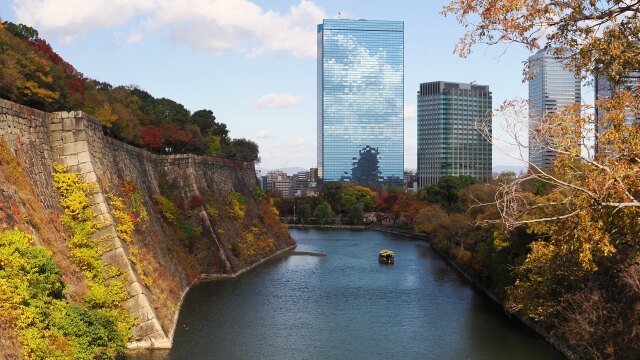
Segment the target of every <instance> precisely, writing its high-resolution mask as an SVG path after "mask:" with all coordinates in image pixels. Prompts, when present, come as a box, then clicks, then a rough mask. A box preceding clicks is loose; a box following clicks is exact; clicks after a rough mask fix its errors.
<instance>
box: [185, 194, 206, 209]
mask: <svg viewBox="0 0 640 360" xmlns="http://www.w3.org/2000/svg"><path fill="white" fill-rule="evenodd" d="M202 205H204V200H203V199H202V196H200V195H197V194H194V195H192V196H191V199H189V209H191V210H193V209H195V208H197V207H200V206H202Z"/></svg>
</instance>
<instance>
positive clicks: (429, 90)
mask: <svg viewBox="0 0 640 360" xmlns="http://www.w3.org/2000/svg"><path fill="white" fill-rule="evenodd" d="M450 90H462V91H464V90H468V91H484V92H488V91H489V85H480V84H475V83H473V82H472V83H458V82H450V81H431V82H427V83H421V84H420V90H419V91H418V94H419V95H435V94H440V93H445V92H447V91H450Z"/></svg>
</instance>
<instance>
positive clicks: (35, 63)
mask: <svg viewBox="0 0 640 360" xmlns="http://www.w3.org/2000/svg"><path fill="white" fill-rule="evenodd" d="M0 98H4V99H7V100H11V101H14V102H17V103H19V104H23V105H27V106H29V107H33V108H36V109H39V110H43V111H48V112H51V111H75V110H82V111H84V112H86V113H88V114H91V115H92V116H94V117H96V118H97V119H99V120H100V121H101V122H102V125H103V126H104V129H105V132H106V133H107V134H108V135H109V136H111V137H114V138H116V139H119V140H122V141H125V142H127V143H129V144H132V145H135V146H138V147H144V148H146V149H149V150H152V151H154V152H162V153H183V152H190V153H194V154H200V155H209V156H221V157H227V158H231V159H237V160H243V161H257V160H259V156H258V146H257V145H256V144H255V143H254V142H253V141H251V140H247V139H230V138H229V130H228V129H227V126H226V125H225V124H223V123H221V122H218V121H216V117H215V116H214V115H213V111H211V110H208V109H202V110H198V111H195V112H194V113H191V112H190V111H189V110H187V109H186V108H185V107H184V106H183V105H182V104H179V103H177V102H175V101H173V100H171V99H167V98H155V97H153V96H152V95H151V94H149V93H148V92H146V91H144V90H142V89H140V88H139V87H137V86H134V85H130V86H113V85H111V84H109V83H106V82H100V81H97V80H93V79H90V78H88V77H85V76H84V75H83V74H82V73H81V72H79V71H78V70H76V68H75V67H73V65H71V64H69V63H68V62H67V61H65V60H64V59H63V58H62V57H60V55H58V54H57V53H56V52H55V51H54V50H53V48H52V47H51V45H49V43H47V41H46V40H44V39H42V38H40V37H39V36H38V31H37V30H35V29H33V28H31V27H29V26H26V25H22V24H14V23H11V22H4V23H0Z"/></svg>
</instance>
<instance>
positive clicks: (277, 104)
mask: <svg viewBox="0 0 640 360" xmlns="http://www.w3.org/2000/svg"><path fill="white" fill-rule="evenodd" d="M300 102H302V98H301V97H300V96H293V95H291V94H289V93H283V94H277V93H271V94H267V95H264V96H262V97H261V98H260V99H258V100H257V101H256V102H255V104H254V106H255V107H257V108H258V109H265V108H285V107H290V106H294V105H298V104H300Z"/></svg>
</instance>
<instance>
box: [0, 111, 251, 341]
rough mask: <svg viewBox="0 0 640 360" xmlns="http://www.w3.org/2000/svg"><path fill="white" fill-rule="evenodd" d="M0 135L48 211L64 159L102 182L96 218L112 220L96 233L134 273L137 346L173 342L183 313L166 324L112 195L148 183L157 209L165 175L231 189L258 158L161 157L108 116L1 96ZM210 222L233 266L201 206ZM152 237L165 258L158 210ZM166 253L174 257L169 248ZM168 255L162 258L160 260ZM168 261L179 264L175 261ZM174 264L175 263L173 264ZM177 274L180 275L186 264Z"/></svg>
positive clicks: (181, 182) (244, 185)
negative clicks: (56, 170) (128, 184)
mask: <svg viewBox="0 0 640 360" xmlns="http://www.w3.org/2000/svg"><path fill="white" fill-rule="evenodd" d="M0 138H3V139H4V140H6V142H7V143H8V145H9V148H10V149H11V151H12V152H13V153H14V154H15V155H16V156H17V158H18V159H19V161H20V162H21V165H22V167H23V168H24V169H25V170H26V172H27V174H28V176H29V179H30V181H31V182H32V184H33V187H34V189H35V190H36V193H37V196H38V197H39V199H40V202H41V203H42V204H43V205H44V206H45V207H46V208H48V209H58V210H60V209H61V207H60V205H59V203H58V195H57V192H56V190H55V189H54V187H53V176H52V172H53V165H54V163H60V164H62V165H64V166H67V167H68V168H69V169H70V170H71V171H76V172H79V173H80V174H81V175H82V178H83V180H84V181H85V182H96V183H97V184H98V191H97V193H96V194H95V195H94V197H93V201H94V205H93V211H94V214H95V215H96V220H98V221H100V222H102V223H104V224H107V225H106V226H105V227H104V228H102V229H100V230H99V231H98V232H97V233H96V234H95V238H96V240H97V239H101V238H104V236H105V235H110V236H111V237H112V238H113V249H112V250H110V251H109V252H108V253H106V254H104V256H103V261H104V262H105V263H110V264H113V265H115V266H117V267H118V268H120V269H121V270H123V272H124V273H125V274H127V278H128V290H129V294H130V296H131V297H130V299H129V300H128V301H127V303H126V306H127V308H128V309H129V310H130V313H131V314H132V315H134V316H136V317H137V318H138V320H139V324H138V325H137V326H135V327H134V328H133V329H132V333H133V341H132V342H131V343H130V344H129V346H130V347H132V348H150V347H151V348H166V347H170V346H171V341H172V335H173V334H172V332H173V329H172V327H173V325H175V319H171V320H167V319H164V327H163V322H162V321H161V320H160V319H159V317H158V313H157V311H156V308H154V303H153V296H152V295H151V294H150V291H149V289H148V288H146V287H145V286H144V285H143V283H142V281H141V280H140V279H139V277H138V275H137V274H136V270H135V265H134V264H132V263H131V261H130V258H129V257H128V255H129V249H128V248H127V244H126V243H125V242H124V241H123V240H122V239H120V238H119V237H118V236H117V232H116V227H115V225H114V224H115V221H114V218H113V216H112V215H111V211H110V208H109V204H108V202H107V194H110V193H112V192H111V191H112V188H113V187H114V184H121V183H122V182H123V181H124V180H125V179H126V180H131V181H133V182H135V183H137V184H139V185H140V191H141V193H142V195H143V197H144V202H145V205H146V207H147V208H150V207H153V205H152V204H153V201H152V197H153V195H155V194H159V177H160V176H166V177H168V178H169V180H171V181H172V183H174V184H178V185H177V186H179V187H180V188H181V189H180V191H184V192H188V193H189V194H190V195H199V193H200V192H201V191H207V192H208V193H217V194H221V195H224V194H227V193H229V192H231V191H241V190H242V189H244V190H245V192H246V189H250V188H251V187H253V186H255V185H256V178H255V169H254V165H253V163H244V162H240V161H233V160H228V159H220V158H213V157H203V156H196V155H190V154H184V155H156V154H152V153H149V152H147V151H145V150H143V149H139V148H136V147H133V146H130V145H128V144H125V143H123V142H121V141H118V140H115V139H112V138H109V137H107V136H105V135H104V133H103V129H102V126H101V125H100V122H99V121H98V120H96V119H94V118H92V117H91V116H88V115H87V114H84V113H83V112H80V111H73V112H56V113H45V112H42V111H38V110H34V109H31V108H28V107H25V106H21V105H18V104H15V103H12V102H9V101H6V100H1V99H0ZM198 211H199V212H200V215H201V218H202V223H203V224H204V227H205V228H206V229H205V231H207V229H208V233H209V234H210V237H211V238H212V242H214V243H215V244H217V246H216V247H215V248H217V249H218V250H217V251H218V257H219V258H221V259H222V260H223V261H224V263H226V268H227V270H228V271H229V272H232V271H233V270H234V269H231V267H230V264H229V261H228V260H227V255H226V254H225V253H224V250H223V248H224V247H223V246H221V245H220V243H219V241H220V239H218V238H217V233H216V232H215V231H214V230H213V229H212V228H211V224H210V221H209V218H208V217H207V215H206V214H205V212H204V209H202V208H201V209H199V210H198ZM149 216H150V222H151V223H152V224H154V226H148V227H147V230H146V231H147V232H146V235H148V234H150V236H149V237H150V238H153V239H155V240H154V241H157V242H159V244H155V245H156V247H155V248H156V250H157V251H156V254H160V255H157V256H158V257H162V256H165V255H164V253H163V251H166V250H165V248H166V247H165V246H163V244H162V243H163V242H165V243H168V239H167V234H165V233H164V231H163V229H162V226H160V225H159V224H160V219H159V218H158V215H156V214H154V213H153V212H150V214H149ZM166 256H169V255H168V254H167V255H166ZM159 261H161V259H160V260H159ZM166 266H167V267H169V268H170V267H171V266H174V267H175V265H172V264H167V265H166ZM169 270H171V269H169ZM172 273H175V274H180V271H179V270H176V271H172ZM173 281H176V282H178V283H179V284H178V287H179V288H180V289H183V290H185V289H187V288H188V287H189V285H190V283H189V281H188V280H187V279H186V278H185V277H184V276H177V277H176V279H175V280H173Z"/></svg>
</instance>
